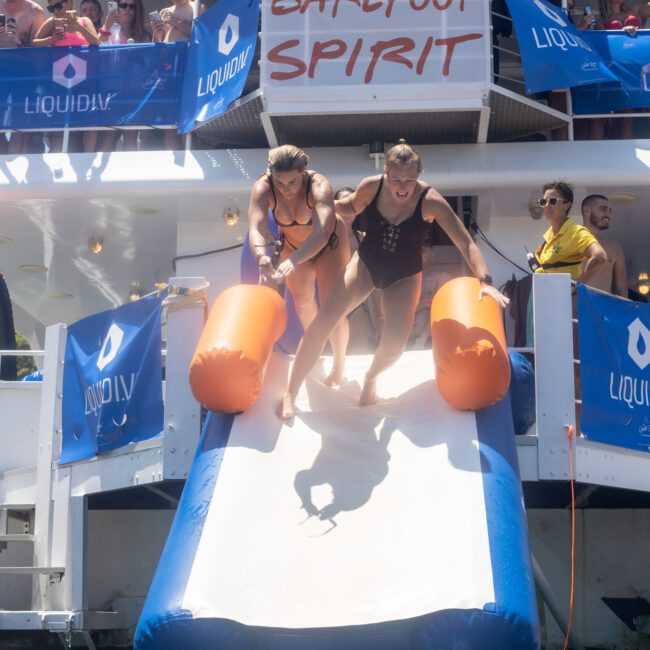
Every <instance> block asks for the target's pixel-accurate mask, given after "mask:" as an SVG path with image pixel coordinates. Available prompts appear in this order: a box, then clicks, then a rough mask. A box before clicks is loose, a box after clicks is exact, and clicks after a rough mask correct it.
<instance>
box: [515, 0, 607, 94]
mask: <svg viewBox="0 0 650 650" xmlns="http://www.w3.org/2000/svg"><path fill="white" fill-rule="evenodd" d="M507 3H508V8H509V9H510V13H511V15H512V20H513V23H514V26H515V31H516V33H517V41H518V42H519V51H520V52H521V58H522V62H523V66H524V77H525V80H526V92H527V93H529V94H532V93H537V92H541V91H544V90H556V89H558V88H569V87H572V86H582V85H585V84H594V83H599V82H601V81H617V78H616V76H615V75H614V74H613V73H612V72H611V71H610V70H609V69H608V67H607V64H606V62H605V61H603V59H602V57H601V55H600V54H599V53H598V52H597V51H596V49H595V47H594V46H593V45H592V44H591V41H590V40H589V39H588V38H586V33H585V32H581V31H580V30H578V29H577V28H576V27H574V26H573V24H572V23H571V21H570V20H569V18H568V17H567V15H566V14H565V13H564V12H563V11H562V10H561V9H558V8H557V7H555V6H554V5H552V4H550V3H549V2H546V0H507Z"/></svg>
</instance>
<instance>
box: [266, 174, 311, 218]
mask: <svg viewBox="0 0 650 650" xmlns="http://www.w3.org/2000/svg"><path fill="white" fill-rule="evenodd" d="M315 175H316V172H308V173H307V182H306V183H305V203H306V204H307V207H308V208H309V209H310V210H313V209H314V206H313V205H310V204H309V193H310V192H311V184H312V180H313V178H314V176H315ZM266 180H267V182H268V184H269V186H270V187H271V192H272V193H273V207H272V208H271V214H272V215H273V220H274V221H275V223H277V224H278V226H280V227H282V228H291V227H293V226H311V224H312V219H310V220H309V221H308V222H307V223H299V222H298V221H296V220H295V219H294V220H293V221H292V222H291V223H282V222H281V221H278V218H277V217H276V216H275V208H276V207H277V205H278V197H277V196H276V195H275V187H274V186H273V176H271V174H266Z"/></svg>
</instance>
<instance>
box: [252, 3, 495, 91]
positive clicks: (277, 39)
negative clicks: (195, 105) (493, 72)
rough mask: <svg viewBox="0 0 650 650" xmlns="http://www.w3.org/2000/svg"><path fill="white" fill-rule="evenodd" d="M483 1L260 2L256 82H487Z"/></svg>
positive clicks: (488, 41)
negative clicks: (259, 71) (260, 38)
mask: <svg viewBox="0 0 650 650" xmlns="http://www.w3.org/2000/svg"><path fill="white" fill-rule="evenodd" d="M488 11H489V9H487V8H486V0H264V2H263V24H264V31H263V41H262V48H263V53H262V61H263V65H262V85H263V86H266V87H269V86H271V87H273V88H282V87H288V86H292V87H296V86H303V87H304V86H309V87H322V86H368V85H373V86H376V85H382V84H389V85H406V84H422V85H426V86H429V87H430V86H431V84H439V83H445V84H448V83H457V82H461V83H468V82H470V83H471V82H486V81H487V74H488V69H489V68H488V65H487V64H486V62H487V60H488V57H489V52H490V49H491V37H490V31H489V25H488Z"/></svg>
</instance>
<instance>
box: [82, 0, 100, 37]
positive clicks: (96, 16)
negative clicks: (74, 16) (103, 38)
mask: <svg viewBox="0 0 650 650" xmlns="http://www.w3.org/2000/svg"><path fill="white" fill-rule="evenodd" d="M79 13H80V14H81V15H82V16H84V17H85V18H89V19H90V22H91V23H92V24H93V27H94V28H95V31H96V32H97V33H98V34H99V30H100V29H101V27H102V18H103V17H104V12H103V10H102V6H101V4H100V3H99V0H82V2H81V4H80V5H79Z"/></svg>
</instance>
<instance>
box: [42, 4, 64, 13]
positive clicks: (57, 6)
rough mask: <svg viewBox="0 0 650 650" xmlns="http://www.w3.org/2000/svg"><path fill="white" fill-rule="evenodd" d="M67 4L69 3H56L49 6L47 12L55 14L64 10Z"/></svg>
mask: <svg viewBox="0 0 650 650" xmlns="http://www.w3.org/2000/svg"><path fill="white" fill-rule="evenodd" d="M67 4H68V3H67V2H55V3H54V4H53V5H47V10H48V11H49V12H50V13H51V14H53V13H54V12H55V11H58V10H59V9H63V7H65V6H66V5H67Z"/></svg>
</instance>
